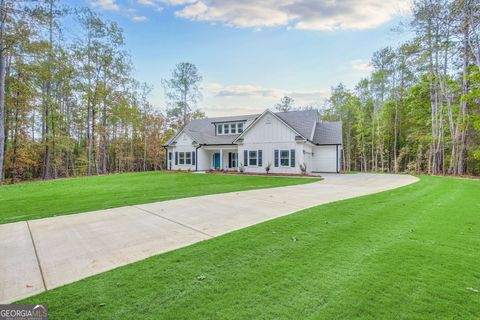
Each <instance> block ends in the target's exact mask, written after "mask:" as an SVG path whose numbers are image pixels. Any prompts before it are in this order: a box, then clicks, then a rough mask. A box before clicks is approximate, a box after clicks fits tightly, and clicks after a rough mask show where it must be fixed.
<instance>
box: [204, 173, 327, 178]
mask: <svg viewBox="0 0 480 320" xmlns="http://www.w3.org/2000/svg"><path fill="white" fill-rule="evenodd" d="M206 173H209V174H236V175H245V176H269V177H306V178H319V177H320V176H314V175H310V174H301V173H255V172H238V171H207V172H206Z"/></svg>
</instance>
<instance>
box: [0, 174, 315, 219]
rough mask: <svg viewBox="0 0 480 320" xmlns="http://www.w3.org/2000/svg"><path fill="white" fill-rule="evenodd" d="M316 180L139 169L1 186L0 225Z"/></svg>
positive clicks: (313, 179)
mask: <svg viewBox="0 0 480 320" xmlns="http://www.w3.org/2000/svg"><path fill="white" fill-rule="evenodd" d="M313 181H318V179H315V178H312V179H307V178H284V177H260V176H239V175H217V174H187V173H162V172H144V173H128V174H115V175H107V176H98V177H84V178H73V179H61V180H51V181H46V182H33V183H22V184H18V185H7V186H0V224H2V223H9V222H15V221H22V220H30V219H37V218H45V217H51V216H56V215H64V214H70V213H79V212H86V211H92V210H100V209H107V208H114V207H121V206H127V205H133V204H141V203H148V202H155V201H164V200H171V199H177V198H185V197H192V196H199V195H206V194H214V193H222V192H231V191H241V190H251V189H261V188H272V187H280V186H287V185H295V184H303V183H309V182H313Z"/></svg>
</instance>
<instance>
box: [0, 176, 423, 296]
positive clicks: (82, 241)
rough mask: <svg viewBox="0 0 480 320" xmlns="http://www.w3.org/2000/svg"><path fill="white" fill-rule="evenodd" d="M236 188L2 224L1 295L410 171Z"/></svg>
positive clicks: (389, 185)
mask: <svg viewBox="0 0 480 320" xmlns="http://www.w3.org/2000/svg"><path fill="white" fill-rule="evenodd" d="M323 176H324V178H325V180H323V181H320V182H315V183H310V184H305V185H298V186H289V187H280V188H272V189H263V190H250V191H242V192H232V193H224V194H216V195H208V196H200V197H192V198H185V199H178V200H172V201H163V202H156V203H150V204H144V205H136V206H128V207H122V208H115V209H109V210H100V211H94V212H87V213H80V214H72V215H66V216H60V217H53V218H45V219H38V220H30V221H28V222H17V223H10V224H3V225H0V255H1V257H2V258H1V259H0V303H9V302H12V301H16V300H19V299H21V298H24V297H28V296H31V295H34V294H36V293H40V292H42V291H45V290H48V289H52V288H55V287H58V286H61V285H64V284H67V283H71V282H74V281H77V280H80V279H83V278H85V277H88V276H91V275H94V274H97V273H100V272H104V271H107V270H111V269H114V268H116V267H119V266H122V265H125V264H128V263H132V262H135V261H138V260H142V259H145V258H147V257H150V256H153V255H156V254H159V253H163V252H167V251H170V250H174V249H177V248H181V247H185V246H188V245H191V244H193V243H196V242H199V241H202V240H206V239H209V238H212V237H216V236H219V235H222V234H225V233H228V232H231V231H233V230H238V229H241V228H244V227H247V226H251V225H254V224H257V223H260V222H263V221H266V220H270V219H274V218H277V217H280V216H284V215H287V214H290V213H293V212H296V211H299V210H302V209H305V208H308V207H312V206H316V205H319V204H324V203H328V202H333V201H338V200H342V199H347V198H353V197H357V196H361V195H367V194H371V193H376V192H380V191H384V190H389V189H393V188H397V187H401V186H404V185H407V184H410V183H413V182H416V181H417V178H415V177H412V176H410V175H393V174H351V175H338V174H328V175H327V174H326V175H323Z"/></svg>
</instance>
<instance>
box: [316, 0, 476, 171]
mask: <svg viewBox="0 0 480 320" xmlns="http://www.w3.org/2000/svg"><path fill="white" fill-rule="evenodd" d="M412 12H413V17H412V19H411V22H410V23H409V24H407V25H405V26H404V28H406V29H405V30H404V31H405V32H409V33H411V34H412V35H413V36H412V38H411V39H410V40H409V41H406V42H405V43H402V44H400V45H399V46H398V47H396V48H391V47H386V48H383V49H381V50H379V51H377V52H376V53H375V54H374V55H373V57H372V59H371V66H372V69H373V70H372V72H371V74H370V75H369V76H368V77H367V78H364V79H362V80H361V81H360V82H359V83H358V84H357V85H356V86H355V88H353V89H351V90H349V89H347V88H346V87H345V86H344V85H343V84H339V85H338V86H336V87H334V88H332V94H331V97H330V98H329V99H328V103H327V106H326V108H325V109H324V110H323V112H322V119H324V120H340V121H342V122H343V136H344V148H343V151H342V163H343V169H344V170H346V171H381V172H422V173H428V174H451V175H479V174H480V145H479V142H480V1H477V0H455V1H452V0H417V1H414V3H413V8H412Z"/></svg>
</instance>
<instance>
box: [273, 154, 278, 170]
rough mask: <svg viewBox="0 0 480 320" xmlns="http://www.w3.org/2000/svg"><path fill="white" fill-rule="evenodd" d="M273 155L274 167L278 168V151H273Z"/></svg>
mask: <svg viewBox="0 0 480 320" xmlns="http://www.w3.org/2000/svg"><path fill="white" fill-rule="evenodd" d="M273 153H274V158H275V167H278V150H275V151H274V152H273Z"/></svg>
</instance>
